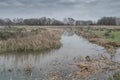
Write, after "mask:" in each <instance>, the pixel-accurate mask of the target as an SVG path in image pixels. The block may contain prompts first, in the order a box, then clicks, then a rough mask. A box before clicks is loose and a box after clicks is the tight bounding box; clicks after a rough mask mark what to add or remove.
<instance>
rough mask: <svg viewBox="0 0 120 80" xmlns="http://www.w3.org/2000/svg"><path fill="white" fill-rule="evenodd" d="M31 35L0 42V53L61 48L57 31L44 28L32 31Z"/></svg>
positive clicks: (59, 34)
mask: <svg viewBox="0 0 120 80" xmlns="http://www.w3.org/2000/svg"><path fill="white" fill-rule="evenodd" d="M33 32H34V34H33V35H28V36H25V37H24V36H23V37H20V36H18V37H15V38H9V39H7V40H2V41H0V50H1V52H6V51H25V52H26V51H42V50H47V49H51V48H59V47H60V46H61V43H60V36H61V33H60V32H59V31H52V30H48V29H44V28H42V29H41V28H39V29H36V30H32V31H31V32H30V33H33Z"/></svg>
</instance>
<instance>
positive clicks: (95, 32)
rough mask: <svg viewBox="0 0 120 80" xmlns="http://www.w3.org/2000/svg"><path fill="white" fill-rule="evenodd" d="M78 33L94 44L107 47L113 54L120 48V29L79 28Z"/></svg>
mask: <svg viewBox="0 0 120 80" xmlns="http://www.w3.org/2000/svg"><path fill="white" fill-rule="evenodd" d="M76 33H77V34H78V35H81V36H83V37H84V38H86V39H88V40H89V41H90V42H92V43H95V44H98V45H101V46H103V47H105V48H106V49H107V51H108V52H109V53H112V54H113V53H115V49H116V48H118V47H120V31H119V29H106V28H91V27H85V28H77V29H76Z"/></svg>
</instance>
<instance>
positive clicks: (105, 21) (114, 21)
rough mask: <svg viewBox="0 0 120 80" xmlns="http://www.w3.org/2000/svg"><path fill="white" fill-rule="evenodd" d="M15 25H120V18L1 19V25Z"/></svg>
mask: <svg viewBox="0 0 120 80" xmlns="http://www.w3.org/2000/svg"><path fill="white" fill-rule="evenodd" d="M13 25H38V26H39V25H71V26H73V25H74V26H79V25H120V18H116V17H102V18H101V19H99V20H98V21H97V22H93V21H92V20H86V21H85V20H75V19H73V18H64V19H63V21H60V20H56V19H54V18H52V19H51V18H46V17H41V18H31V19H23V18H15V19H9V18H6V19H0V26H13Z"/></svg>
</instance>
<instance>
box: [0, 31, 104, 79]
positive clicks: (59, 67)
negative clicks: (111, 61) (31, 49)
mask: <svg viewBox="0 0 120 80" xmlns="http://www.w3.org/2000/svg"><path fill="white" fill-rule="evenodd" d="M61 43H62V47H61V48H60V49H57V50H51V51H48V52H44V53H9V54H0V80H52V79H50V78H51V76H53V75H52V73H51V71H53V72H54V71H58V72H60V73H61V74H59V79H60V80H72V79H71V78H70V76H68V75H69V74H70V73H71V72H73V71H74V70H76V69H77V67H75V66H73V67H74V68H73V67H69V66H67V65H66V64H71V63H74V59H75V58H77V57H85V56H88V55H89V56H98V55H99V54H103V53H106V52H105V49H104V48H103V47H100V46H98V45H95V44H92V43H90V42H88V41H87V40H85V39H83V38H82V37H80V36H77V35H76V34H74V33H73V32H67V31H65V32H64V34H63V35H62V37H61ZM28 65H29V68H31V70H29V71H30V72H29V73H26V71H25V68H26V67H27V66H28ZM53 80H54V79H53ZM78 80H80V79H78Z"/></svg>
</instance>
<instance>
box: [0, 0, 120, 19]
mask: <svg viewBox="0 0 120 80" xmlns="http://www.w3.org/2000/svg"><path fill="white" fill-rule="evenodd" d="M119 7H120V0H0V14H1V15H0V17H41V16H48V17H55V18H63V17H73V18H77V19H97V18H99V17H102V16H118V17H120V14H119V13H120V8H119Z"/></svg>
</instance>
